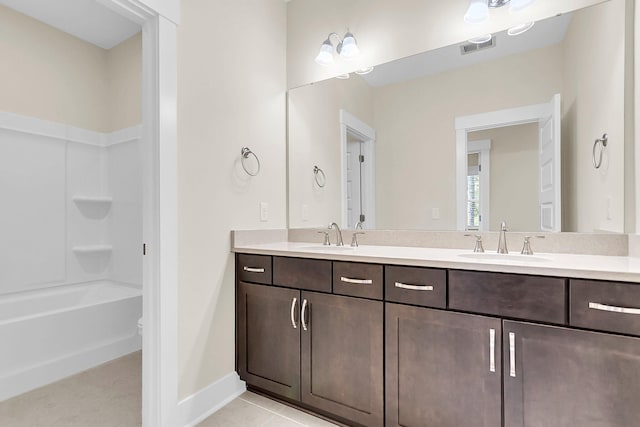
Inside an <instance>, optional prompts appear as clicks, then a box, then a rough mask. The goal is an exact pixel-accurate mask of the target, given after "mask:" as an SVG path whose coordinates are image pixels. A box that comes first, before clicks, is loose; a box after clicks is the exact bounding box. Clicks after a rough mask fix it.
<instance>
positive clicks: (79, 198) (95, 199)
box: [72, 196, 113, 204]
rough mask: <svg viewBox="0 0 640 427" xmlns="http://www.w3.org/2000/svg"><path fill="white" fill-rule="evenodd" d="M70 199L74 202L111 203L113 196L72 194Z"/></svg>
mask: <svg viewBox="0 0 640 427" xmlns="http://www.w3.org/2000/svg"><path fill="white" fill-rule="evenodd" d="M72 200H73V201H74V202H76V203H96V204H111V202H113V197H109V196H73V198H72Z"/></svg>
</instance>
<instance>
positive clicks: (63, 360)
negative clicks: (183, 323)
mask: <svg viewBox="0 0 640 427" xmlns="http://www.w3.org/2000/svg"><path fill="white" fill-rule="evenodd" d="M141 316H142V291H141V289H138V288H133V287H129V286H125V285H120V284H118V283H115V282H110V281H97V282H89V283H84V284H79V285H72V286H64V287H59V288H53V289H46V290H40V291H33V292H25V293H16V294H11V295H5V296H0V401H2V400H5V399H8V398H10V397H13V396H16V395H18V394H21V393H24V392H26V391H29V390H32V389H34V388H37V387H41V386H43V385H45V384H49V383H51V382H54V381H57V380H59V379H61V378H64V377H66V376H69V375H72V374H75V373H77V372H81V371H84V370H86V369H89V368H91V367H94V366H97V365H99V364H101V363H104V362H107V361H109V360H112V359H115V358H117V357H120V356H123V355H125V354H128V353H131V352H133V351H136V350H139V349H140V348H141V346H142V340H141V337H140V336H139V335H138V326H137V322H138V319H139V318H140V317H141Z"/></svg>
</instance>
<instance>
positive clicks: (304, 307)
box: [300, 299, 308, 331]
mask: <svg viewBox="0 0 640 427" xmlns="http://www.w3.org/2000/svg"><path fill="white" fill-rule="evenodd" d="M307 304H308V302H307V300H306V299H305V300H304V301H302V310H301V311H302V312H301V313H300V321H301V322H302V329H304V330H305V331H306V330H307V322H306V320H305V319H306V317H307Z"/></svg>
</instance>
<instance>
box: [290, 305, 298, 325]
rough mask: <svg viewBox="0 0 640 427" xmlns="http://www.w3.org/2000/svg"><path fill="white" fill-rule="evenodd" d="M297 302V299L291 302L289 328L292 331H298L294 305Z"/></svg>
mask: <svg viewBox="0 0 640 427" xmlns="http://www.w3.org/2000/svg"><path fill="white" fill-rule="evenodd" d="M297 302H298V298H294V299H293V301H291V326H293V329H298V325H297V323H296V303H297Z"/></svg>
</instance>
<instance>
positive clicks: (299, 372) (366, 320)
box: [236, 257, 384, 427]
mask: <svg viewBox="0 0 640 427" xmlns="http://www.w3.org/2000/svg"><path fill="white" fill-rule="evenodd" d="M237 261H238V263H240V262H241V261H245V260H244V259H242V260H241V259H240V258H238V260H237ZM254 261H255V260H254ZM332 267H333V266H332V263H331V262H330V261H323V260H307V259H297V258H286V257H274V258H273V283H272V284H271V285H263V284H252V283H246V282H243V281H240V280H238V281H237V295H236V304H237V308H236V310H237V311H236V316H237V319H236V325H237V331H236V340H237V342H236V346H237V369H238V373H239V374H240V378H241V379H243V380H244V381H246V382H247V383H248V384H249V385H250V386H252V387H256V388H258V389H261V390H263V391H267V392H269V393H272V394H274V395H277V396H281V397H284V398H286V399H288V400H291V401H297V402H301V403H302V404H303V406H306V407H308V408H312V409H315V410H317V411H319V412H323V413H326V414H331V415H332V416H334V417H336V418H337V419H340V420H343V421H344V422H348V423H349V424H350V425H360V426H367V427H369V426H370V427H376V426H380V427H381V426H383V425H384V396H383V387H384V380H383V375H384V346H383V340H384V306H383V302H382V301H381V300H371V299H364V298H354V297H350V296H342V295H335V294H332V293H331V291H332V270H333V268H332ZM341 267H343V268H346V270H345V274H344V275H343V276H342V277H345V278H349V279H353V280H358V281H362V283H360V282H345V286H346V285H348V288H347V291H348V292H350V293H354V294H358V293H363V294H368V293H370V292H371V287H370V286H371V285H372V284H373V280H374V279H370V278H369V276H368V273H369V272H371V271H374V272H376V271H378V268H375V269H373V270H369V269H367V268H365V269H364V270H358V269H357V268H355V269H354V266H351V265H343V266H341ZM375 267H379V270H380V271H379V273H380V276H379V277H377V278H375V283H377V284H378V285H379V287H380V289H382V267H381V266H375ZM237 271H238V278H239V277H241V276H240V272H242V271H244V268H243V266H240V264H239V267H238V268H237ZM346 272H348V273H349V274H346ZM260 277H261V276H260ZM369 281H371V283H369ZM365 282H366V283H365ZM308 289H312V290H314V291H310V290H308ZM315 290H321V291H324V292H316V291H315ZM381 296H382V295H381V292H380V298H381Z"/></svg>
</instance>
